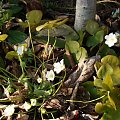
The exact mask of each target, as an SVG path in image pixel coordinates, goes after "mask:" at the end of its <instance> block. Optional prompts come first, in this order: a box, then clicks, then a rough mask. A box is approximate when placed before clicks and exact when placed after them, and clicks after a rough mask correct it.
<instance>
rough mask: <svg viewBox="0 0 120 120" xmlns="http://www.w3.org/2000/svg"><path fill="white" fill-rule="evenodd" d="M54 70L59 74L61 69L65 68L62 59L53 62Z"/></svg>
mask: <svg viewBox="0 0 120 120" xmlns="http://www.w3.org/2000/svg"><path fill="white" fill-rule="evenodd" d="M53 66H54V71H55V72H56V73H57V74H59V73H60V72H61V71H62V70H64V69H65V65H64V60H63V59H62V60H61V61H60V62H57V63H54V64H53Z"/></svg>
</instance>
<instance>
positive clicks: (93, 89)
mask: <svg viewBox="0 0 120 120" xmlns="http://www.w3.org/2000/svg"><path fill="white" fill-rule="evenodd" d="M83 86H84V88H85V90H87V91H88V92H89V93H90V98H91V99H96V98H98V97H99V96H98V93H97V88H96V87H95V86H94V84H93V82H92V81H87V82H85V83H83Z"/></svg>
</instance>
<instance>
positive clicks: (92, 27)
mask: <svg viewBox="0 0 120 120" xmlns="http://www.w3.org/2000/svg"><path fill="white" fill-rule="evenodd" d="M98 29H99V24H98V23H97V22H95V21H93V20H89V21H88V22H87V24H86V31H87V32H88V33H89V34H91V35H95V33H96V32H97V31H98Z"/></svg>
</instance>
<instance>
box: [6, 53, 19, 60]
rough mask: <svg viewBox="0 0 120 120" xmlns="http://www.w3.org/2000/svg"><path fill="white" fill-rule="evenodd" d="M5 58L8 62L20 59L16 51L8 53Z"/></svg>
mask: <svg viewBox="0 0 120 120" xmlns="http://www.w3.org/2000/svg"><path fill="white" fill-rule="evenodd" d="M5 58H6V59H8V60H13V58H16V59H17V58H18V54H17V52H15V51H10V52H8V53H7V54H6V56H5Z"/></svg>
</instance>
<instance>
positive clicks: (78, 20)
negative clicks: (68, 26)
mask: <svg viewBox="0 0 120 120" xmlns="http://www.w3.org/2000/svg"><path fill="white" fill-rule="evenodd" d="M95 13H96V0H76V15H75V24H74V28H75V30H76V31H79V30H85V25H86V22H87V20H89V19H94V18H95Z"/></svg>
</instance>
